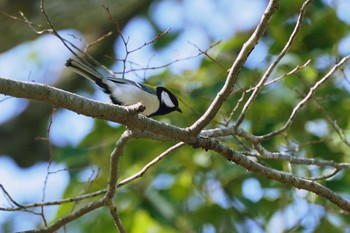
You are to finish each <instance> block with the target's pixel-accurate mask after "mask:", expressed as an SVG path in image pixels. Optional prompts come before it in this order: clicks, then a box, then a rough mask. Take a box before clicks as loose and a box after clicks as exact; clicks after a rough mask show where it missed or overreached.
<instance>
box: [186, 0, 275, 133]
mask: <svg viewBox="0 0 350 233" xmlns="http://www.w3.org/2000/svg"><path fill="white" fill-rule="evenodd" d="M278 5H279V1H278V0H270V1H269V4H268V6H267V8H266V10H265V12H264V14H263V16H262V18H261V20H260V23H259V24H258V26H257V27H256V29H255V31H254V33H253V34H252V36H251V37H250V38H249V40H248V41H247V42H246V43H245V44H244V45H243V47H242V49H241V51H240V52H239V54H238V56H237V58H236V59H235V61H234V62H233V64H232V67H231V68H230V70H229V73H228V76H227V78H226V82H225V84H224V86H223V87H222V89H221V90H220V91H219V92H218V94H217V95H216V97H215V99H214V100H213V102H212V103H211V105H210V106H209V107H208V109H207V111H206V112H205V113H204V114H203V115H202V116H201V117H200V118H199V119H198V120H197V121H196V122H195V123H193V124H192V125H191V126H190V127H189V128H188V131H190V132H191V133H193V134H195V135H196V134H198V133H199V132H200V131H201V130H202V129H203V128H204V127H205V126H206V125H207V124H209V122H210V121H211V120H212V119H213V118H214V117H215V115H216V113H217V112H218V111H219V109H220V108H221V106H222V104H223V103H224V101H225V100H226V99H227V98H228V96H229V95H230V93H231V91H232V88H233V86H234V84H235V83H236V80H237V77H238V74H239V73H240V70H241V68H242V66H243V65H244V63H245V61H246V60H247V58H248V56H249V54H250V53H251V51H252V50H253V48H254V47H255V45H256V44H257V43H258V42H259V40H260V39H261V37H262V36H263V34H264V32H265V30H266V28H267V25H268V22H269V21H270V19H271V17H272V15H273V14H274V13H275V11H276V9H277V8H278Z"/></svg>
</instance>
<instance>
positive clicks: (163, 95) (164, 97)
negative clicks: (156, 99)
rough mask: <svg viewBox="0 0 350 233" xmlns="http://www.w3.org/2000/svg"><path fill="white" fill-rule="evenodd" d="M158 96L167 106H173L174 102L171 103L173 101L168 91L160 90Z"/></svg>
mask: <svg viewBox="0 0 350 233" xmlns="http://www.w3.org/2000/svg"><path fill="white" fill-rule="evenodd" d="M160 98H161V101H162V102H163V103H164V104H165V105H166V106H167V107H169V108H173V107H175V104H174V103H173V101H172V100H171V98H170V96H169V94H168V93H166V92H165V91H162V93H161V94H160Z"/></svg>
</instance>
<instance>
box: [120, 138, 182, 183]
mask: <svg viewBox="0 0 350 233" xmlns="http://www.w3.org/2000/svg"><path fill="white" fill-rule="evenodd" d="M183 145H185V143H183V142H179V143H177V144H176V145H174V146H172V147H170V148H169V149H167V150H166V151H164V152H163V153H161V154H160V155H158V156H157V157H156V158H154V159H153V160H152V161H151V162H149V163H147V164H146V165H145V166H144V167H143V168H142V169H141V170H140V171H138V172H137V173H135V174H133V175H132V176H129V177H128V178H125V179H124V180H122V181H120V182H119V183H118V187H119V186H122V185H125V184H128V183H130V182H132V181H134V180H135V179H137V178H140V177H142V176H143V175H144V174H145V173H146V172H147V171H148V170H149V169H150V168H151V167H153V166H154V165H155V164H157V163H158V162H159V161H160V160H162V159H163V158H164V157H166V156H167V155H169V154H170V153H171V152H173V151H174V150H176V149H178V148H180V147H182V146H183Z"/></svg>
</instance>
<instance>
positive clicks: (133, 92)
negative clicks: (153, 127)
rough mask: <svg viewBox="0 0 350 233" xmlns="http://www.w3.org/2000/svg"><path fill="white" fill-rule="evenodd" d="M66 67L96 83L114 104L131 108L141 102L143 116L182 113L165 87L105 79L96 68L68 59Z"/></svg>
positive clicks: (174, 97) (174, 98) (176, 101)
mask: <svg viewBox="0 0 350 233" xmlns="http://www.w3.org/2000/svg"><path fill="white" fill-rule="evenodd" d="M66 67H68V68H69V69H71V70H72V71H74V72H75V73H77V74H80V75H81V76H83V77H84V78H87V79H89V80H91V81H94V82H95V83H96V84H97V85H98V86H99V87H100V88H102V90H103V91H104V92H105V93H106V94H108V95H109V97H110V99H111V101H112V103H114V104H117V105H122V106H129V105H133V104H136V103H138V102H141V103H142V104H143V105H144V106H145V107H146V109H145V111H144V112H142V114H143V115H145V116H148V117H152V116H158V115H164V114H167V113H170V112H173V111H178V112H182V111H181V109H180V108H179V102H178V100H177V98H176V96H175V95H174V94H173V93H171V92H170V91H169V90H168V89H166V88H164V87H156V88H155V89H154V88H152V87H149V86H146V85H144V84H141V83H137V82H133V81H131V80H128V79H121V78H115V77H104V76H103V75H102V74H101V73H100V72H98V71H97V70H95V69H94V68H92V67H90V66H87V65H85V64H83V63H82V62H80V61H76V60H73V59H68V60H67V62H66Z"/></svg>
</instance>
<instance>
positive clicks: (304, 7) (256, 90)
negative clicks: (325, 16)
mask: <svg viewBox="0 0 350 233" xmlns="http://www.w3.org/2000/svg"><path fill="white" fill-rule="evenodd" d="M310 3H311V0H307V1H305V2H304V4H303V5H302V7H301V9H300V13H299V17H298V20H297V23H296V25H295V27H294V30H293V32H292V34H291V35H290V37H289V39H288V41H287V43H286V45H285V46H284V48H283V49H282V51H281V52H280V54H279V55H278V56H277V58H276V60H275V61H274V62H273V63H272V64H271V65H270V66H269V68H268V69H267V70H266V72H265V73H264V75H263V77H262V78H261V79H260V81H259V83H258V84H257V85H256V87H255V88H254V91H253V93H252V94H251V96H250V97H249V99H248V100H247V102H246V103H245V105H244V107H243V109H242V111H241V114H240V115H239V117H238V118H237V120H236V122H235V127H238V126H239V125H240V124H241V123H242V121H243V119H244V117H245V114H246V113H247V111H248V109H249V108H250V106H251V105H252V104H253V101H254V100H255V99H256V97H257V96H258V94H259V92H260V90H261V89H262V88H263V87H264V85H265V82H266V80H267V79H268V78H269V77H270V75H271V73H272V71H273V70H274V69H275V68H276V66H277V65H278V64H279V63H280V61H281V60H282V58H283V57H284V56H285V55H286V54H287V52H288V51H289V49H290V48H291V46H292V45H293V42H294V40H295V38H296V36H297V34H298V32H299V31H300V28H301V25H302V22H303V20H304V16H305V13H306V10H307V7H308V6H309V4H310Z"/></svg>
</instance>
